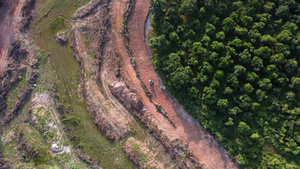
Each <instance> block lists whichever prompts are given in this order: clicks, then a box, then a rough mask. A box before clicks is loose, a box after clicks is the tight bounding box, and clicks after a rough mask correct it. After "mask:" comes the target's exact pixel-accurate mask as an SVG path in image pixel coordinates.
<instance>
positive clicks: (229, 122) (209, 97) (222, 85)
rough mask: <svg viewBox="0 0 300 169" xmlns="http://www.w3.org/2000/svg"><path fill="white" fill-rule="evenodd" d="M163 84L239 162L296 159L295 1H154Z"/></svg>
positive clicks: (254, 164)
mask: <svg viewBox="0 0 300 169" xmlns="http://www.w3.org/2000/svg"><path fill="white" fill-rule="evenodd" d="M150 3H151V7H150V11H151V13H152V17H151V25H152V28H153V30H152V32H151V38H150V46H151V48H152V52H153V56H152V61H153V64H154V68H155V70H156V71H158V72H159V73H160V74H161V75H162V77H163V82H164V84H165V85H166V87H167V89H168V90H169V91H170V92H171V93H172V95H173V96H175V97H176V98H177V100H178V101H179V102H180V103H182V104H183V105H184V107H185V109H186V110H187V111H189V112H190V114H191V115H192V116H193V117H194V118H196V119H197V120H198V121H199V123H200V125H202V126H203V127H204V128H205V129H207V130H208V131H209V132H210V133H212V134H213V135H214V136H215V137H216V138H217V140H218V142H219V143H220V144H221V145H222V146H224V148H225V149H226V150H227V152H228V154H229V155H230V156H231V157H232V158H234V159H235V161H236V162H237V163H238V164H239V165H240V166H241V167H244V168H299V166H300V155H299V152H300V126H299V125H300V120H299V119H300V115H299V114H300V93H299V90H300V77H299V75H300V69H299V65H298V64H299V61H300V59H299V58H300V57H299V55H300V46H299V45H300V43H299V42H300V41H299V40H300V36H299V35H300V34H299V22H300V20H299V19H300V15H299V12H300V3H299V2H297V1H294V0H247V1H233V0H229V1H223V0H218V1H213V0H200V1H199V0H181V1H180V0H166V1H162V0H151V2H150Z"/></svg>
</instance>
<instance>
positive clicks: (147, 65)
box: [122, 0, 238, 168]
mask: <svg viewBox="0 0 300 169" xmlns="http://www.w3.org/2000/svg"><path fill="white" fill-rule="evenodd" d="M149 7H150V0H136V2H135V6H134V8H133V11H132V13H131V16H130V17H129V21H128V24H127V25H128V33H129V47H130V49H131V51H132V57H133V58H134V59H135V61H136V64H137V69H138V71H139V74H140V77H141V80H142V82H143V83H144V84H146V86H147V88H148V89H149V91H150V93H151V94H152V100H153V101H154V102H155V103H158V104H160V105H161V106H162V108H163V109H164V110H165V111H166V112H167V114H168V116H169V117H170V118H171V120H172V121H173V122H174V123H175V125H176V126H177V127H176V128H173V127H172V128H170V127H167V126H166V124H165V123H166V121H165V120H161V119H162V118H161V117H160V118H158V120H157V121H158V126H161V127H162V128H164V127H166V128H164V129H163V131H164V132H166V134H167V135H168V136H169V137H170V138H178V139H180V140H182V141H183V144H187V145H188V149H189V150H191V151H193V154H194V155H195V156H196V158H197V159H198V161H199V162H200V163H201V164H203V165H204V167H205V168H238V166H237V165H236V164H235V163H234V162H233V160H232V159H231V158H230V157H229V156H228V155H227V153H226V151H225V150H224V149H223V148H222V147H220V145H219V144H218V143H217V141H216V140H215V139H214V138H213V137H212V136H211V135H210V134H209V133H207V132H206V131H205V130H204V129H203V128H202V127H201V126H200V125H199V123H198V122H197V121H196V120H194V119H193V118H192V117H191V116H190V115H189V114H188V113H187V112H186V111H185V110H184V109H183V107H182V106H181V105H180V104H179V103H178V102H177V101H176V100H175V99H174V98H173V97H172V96H171V95H170V94H169V93H168V92H167V91H164V90H161V86H160V85H159V81H158V79H157V76H156V72H155V71H154V69H153V65H152V62H151V60H150V56H149V53H148V51H147V46H146V43H145V38H144V31H145V30H144V26H145V25H144V24H145V21H146V18H147V15H148V10H149ZM122 56H123V60H124V63H125V65H126V67H128V66H131V65H130V62H129V61H128V60H129V56H128V55H122ZM127 70H128V71H129V72H130V73H129V74H132V73H133V72H132V71H133V69H130V68H129V69H128V68H127ZM134 73H135V72H134ZM131 78H133V79H134V81H135V80H136V79H137V78H136V77H132V76H131ZM149 79H152V80H153V82H154V84H153V85H150V84H149V83H148V80H149ZM135 84H136V85H138V83H135ZM136 87H137V88H138V87H140V86H136ZM140 88H141V87H140ZM140 94H141V95H144V93H140ZM144 101H145V102H146V105H149V107H152V105H153V104H152V103H150V100H149V99H144ZM149 111H151V113H152V114H154V115H155V116H156V117H159V116H157V114H158V112H157V111H155V110H153V109H149Z"/></svg>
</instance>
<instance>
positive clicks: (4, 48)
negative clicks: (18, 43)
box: [0, 0, 24, 75]
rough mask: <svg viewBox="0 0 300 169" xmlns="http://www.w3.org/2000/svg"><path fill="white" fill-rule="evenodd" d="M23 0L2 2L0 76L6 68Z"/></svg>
mask: <svg viewBox="0 0 300 169" xmlns="http://www.w3.org/2000/svg"><path fill="white" fill-rule="evenodd" d="M23 3H24V0H4V3H3V6H2V7H1V9H0V75H1V74H2V73H3V71H4V70H5V68H6V56H7V52H8V50H9V47H10V44H11V42H12V40H13V39H14V37H15V36H16V35H15V28H16V25H17V19H18V16H19V15H20V11H21V7H22V4H23Z"/></svg>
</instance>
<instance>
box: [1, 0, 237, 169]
mask: <svg viewBox="0 0 300 169" xmlns="http://www.w3.org/2000/svg"><path fill="white" fill-rule="evenodd" d="M149 3H150V2H149V1H147V0H146V1H142V0H135V1H133V0H92V1H87V0H76V1H75V0H60V1H56V0H11V1H8V0H7V1H4V4H3V6H2V7H1V8H0V14H1V15H0V18H1V20H0V37H1V39H2V38H3V39H4V40H3V41H2V40H1V42H0V44H1V46H0V51H1V57H0V61H1V62H0V63H1V64H0V70H1V74H0V77H1V79H0V80H1V83H0V84H1V86H0V110H1V156H0V167H2V168H22V169H23V168H72V169H74V168H238V166H237V165H236V164H235V163H234V161H233V160H232V159H231V158H230V157H229V156H228V155H227V153H226V151H225V150H224V149H223V148H222V147H220V146H219V144H218V142H217V141H216V139H214V138H213V137H212V136H211V135H210V134H209V133H207V132H206V131H205V130H204V129H203V128H202V127H201V126H200V125H199V123H198V122H196V121H195V120H194V119H193V118H192V117H191V116H190V115H189V114H188V113H187V112H186V111H185V110H184V109H183V107H182V106H181V105H179V103H178V102H177V101H176V100H175V99H174V98H173V97H172V96H171V95H170V94H169V93H168V92H167V91H166V90H162V89H161V86H160V85H159V84H160V82H159V81H160V78H159V76H157V75H156V72H155V71H154V69H153V65H152V62H151V59H150V54H149V51H148V49H147V45H146V39H145V23H146V19H147V16H148V12H149V6H150V4H149ZM149 79H152V81H153V82H154V84H153V85H150V84H149V83H148V80H149Z"/></svg>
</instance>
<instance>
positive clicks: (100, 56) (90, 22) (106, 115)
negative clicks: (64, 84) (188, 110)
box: [71, 0, 175, 168]
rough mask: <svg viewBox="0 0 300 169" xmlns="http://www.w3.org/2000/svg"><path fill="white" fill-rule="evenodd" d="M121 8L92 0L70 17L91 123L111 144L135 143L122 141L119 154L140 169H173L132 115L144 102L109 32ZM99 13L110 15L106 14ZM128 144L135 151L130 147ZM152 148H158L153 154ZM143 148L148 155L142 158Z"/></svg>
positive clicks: (119, 19) (112, 3)
mask: <svg viewBox="0 0 300 169" xmlns="http://www.w3.org/2000/svg"><path fill="white" fill-rule="evenodd" d="M116 3H118V5H116ZM126 5H127V3H126V1H124V2H120V1H112V2H110V1H101V0H95V1H91V2H90V4H89V5H87V6H86V7H83V8H81V9H80V10H78V12H77V13H75V18H77V19H76V22H74V24H73V27H72V31H71V36H72V43H73V50H74V51H75V57H76V59H77V60H78V61H79V62H80V67H81V74H82V81H81V90H82V93H83V95H84V97H85V100H86V103H87V107H88V109H89V111H90V113H91V114H92V117H93V119H94V123H95V124H96V125H97V126H98V128H99V129H100V130H101V131H102V132H103V133H105V135H106V136H107V137H109V138H110V139H113V140H116V141H118V140H123V139H130V140H136V141H135V143H133V144H134V145H132V144H130V143H129V142H127V144H126V145H125V146H124V151H125V152H126V154H127V155H128V156H130V158H131V159H132V160H133V161H134V162H135V163H136V164H137V165H138V166H139V167H140V168H147V167H156V168H164V166H166V167H167V168H172V167H173V166H175V164H174V163H173V162H172V161H173V160H172V158H171V155H170V154H168V153H166V152H165V151H166V150H165V149H164V148H163V146H162V144H161V142H159V141H157V140H156V139H155V138H154V137H153V136H152V135H150V134H148V132H149V131H147V129H146V130H145V129H143V128H142V127H140V126H139V124H138V122H136V120H135V119H134V118H133V115H132V113H133V114H135V115H136V116H138V117H141V116H142V115H141V112H142V108H143V103H142V102H141V98H140V96H139V95H137V92H136V90H135V88H134V85H133V84H132V82H131V81H130V80H127V79H128V78H127V76H126V74H125V72H124V70H123V69H122V67H121V64H122V63H121V57H120V53H118V50H117V46H116V44H115V41H114V39H115V34H113V33H111V32H112V31H115V30H114V29H111V28H112V27H114V25H115V24H116V22H115V20H112V19H111V18H114V17H115V16H116V10H117V9H116V8H115V7H117V6H118V9H122V11H121V13H119V15H117V18H118V19H117V20H118V21H119V22H121V21H122V16H123V13H124V12H125V9H126V8H125V7H126ZM97 6H98V7H97ZM99 6H100V7H99ZM120 7H122V8H120ZM103 9H110V11H109V13H107V11H106V10H103ZM91 10H92V11H91ZM111 25H112V26H111ZM121 40H122V39H121ZM113 95H114V96H116V97H117V98H118V99H119V100H120V101H121V102H122V103H123V105H122V104H120V103H119V100H117V99H116V98H115V97H114V96H113ZM129 111H130V112H132V113H130V112H129ZM141 142H144V143H143V144H140V143H141ZM132 146H134V147H135V148H134V149H132ZM138 147H143V148H142V149H140V148H138ZM154 147H159V149H158V150H156V149H155V150H154V149H153V148H154ZM143 149H147V150H148V151H147V152H149V153H146V154H145V153H144V152H142V151H143ZM133 154H135V155H133ZM131 155H132V156H131ZM158 157H160V158H158ZM151 161H155V163H152V162H151Z"/></svg>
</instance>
